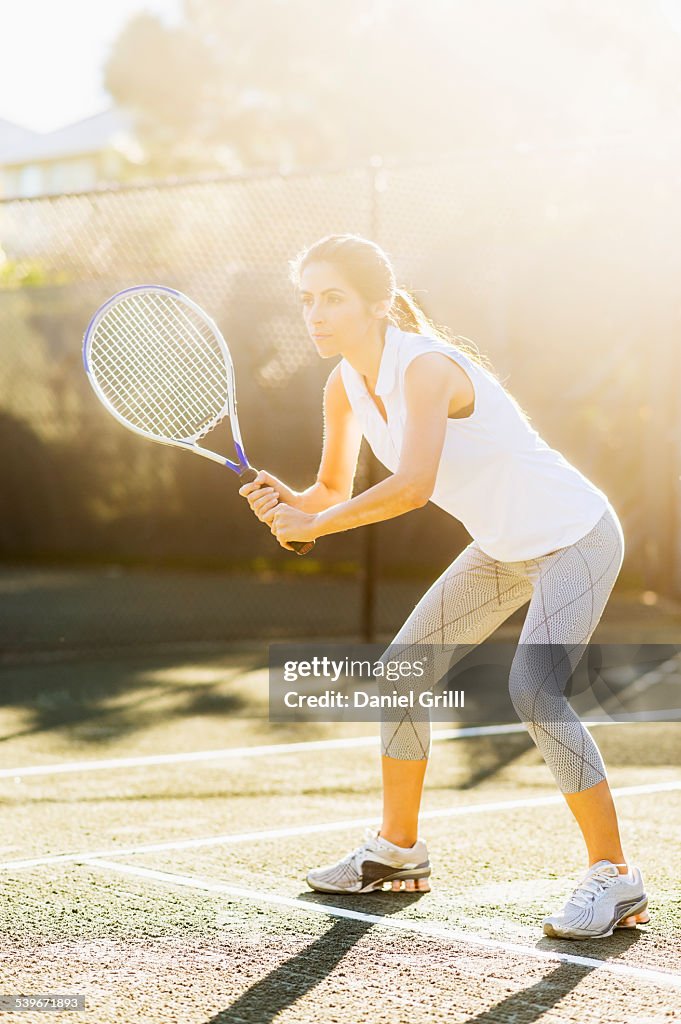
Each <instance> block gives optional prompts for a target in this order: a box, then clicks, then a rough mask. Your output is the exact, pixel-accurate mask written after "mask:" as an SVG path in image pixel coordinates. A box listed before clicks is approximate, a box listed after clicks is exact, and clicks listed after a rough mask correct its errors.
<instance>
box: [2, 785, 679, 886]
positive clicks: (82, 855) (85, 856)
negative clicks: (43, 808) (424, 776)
mask: <svg viewBox="0 0 681 1024" xmlns="http://www.w3.org/2000/svg"><path fill="white" fill-rule="evenodd" d="M678 789H681V780H679V781H676V780H674V781H671V782H651V783H648V784H645V785H641V786H620V787H619V788H616V789H613V790H612V794H613V796H637V795H640V794H647V793H665V792H669V791H673V790H678ZM563 801H564V797H563V796H562V794H560V793H558V794H555V795H553V794H552V795H551V796H532V797H523V798H521V799H518V800H496V801H494V802H493V803H485V804H461V805H459V806H458V807H442V808H439V809H437V810H433V811H423V812H422V813H421V814H420V815H419V817H420V820H422V821H426V820H428V821H429V820H432V819H435V818H454V817H458V816H460V815H468V814H486V813H487V812H489V811H509V810H515V809H516V808H519V807H544V806H546V805H550V804H562V803H563ZM366 825H373V826H378V819H377V815H375V814H374V815H373V816H372V817H370V818H346V819H344V820H343V821H329V822H323V823H321V824H314V825H294V826H292V827H290V828H272V829H262V830H260V831H258V832H227V833H225V834H224V835H217V836H205V837H203V838H198V839H176V840H166V841H165V842H162V843H143V844H140V845H138V846H128V847H114V848H109V849H108V850H91V851H89V852H88V851H81V852H79V853H56V854H51V855H48V856H45V857H31V858H28V859H25V860H7V861H0V871H19V870H24V869H26V868H34V867H41V866H42V865H45V864H65V863H78V864H85V863H90V862H91V861H95V860H99V859H100V858H107V857H124V856H126V857H127V856H130V855H133V854H138V853H159V852H162V851H163V850H191V849H194V850H197V849H202V848H205V847H209V846H235V845H238V844H240V843H257V842H263V841H268V840H272V839H286V838H289V837H291V836H305V835H314V834H316V833H320V832H342V831H344V830H346V829H351V828H360V827H363V826H366Z"/></svg>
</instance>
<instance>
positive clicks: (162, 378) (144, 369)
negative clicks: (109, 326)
mask: <svg viewBox="0 0 681 1024" xmlns="http://www.w3.org/2000/svg"><path fill="white" fill-rule="evenodd" d="M112 312H113V311H112ZM117 319H120V318H119V314H118V313H116V314H114V316H113V317H112V320H113V321H114V323H115V324H116V323H117ZM135 326H136V329H135V330H134V332H133V333H132V334H131V336H130V341H131V342H133V344H132V347H131V353H130V357H131V360H132V361H133V362H134V363H135V365H136V366H137V368H138V370H140V371H141V374H142V378H141V379H142V380H145V379H149V378H151V380H153V381H154V382H155V383H156V385H157V388H156V389H155V390H154V391H153V392H151V393H150V401H149V409H151V410H153V411H154V413H156V414H165V415H166V416H170V419H171V421H173V422H176V423H177V424H178V427H180V428H186V430H183V431H182V432H183V433H186V432H187V430H188V432H189V434H192V433H193V432H194V430H195V429H196V427H197V416H198V418H199V422H202V421H203V420H204V419H205V418H206V415H208V414H209V412H210V410H209V409H208V407H207V405H206V403H205V402H202V403H201V404H199V405H198V406H197V408H196V409H192V408H191V404H192V403H191V399H192V397H199V396H200V395H201V394H205V389H204V390H203V392H202V385H203V381H202V379H201V377H200V376H198V375H197V373H196V372H194V369H193V367H192V365H191V363H189V365H188V366H186V365H185V362H186V361H185V362H183V361H179V360H178V359H177V358H175V356H176V353H175V351H174V350H173V349H171V348H169V346H168V345H167V344H166V345H163V346H161V345H158V344H157V342H158V340H159V338H164V335H165V332H166V326H167V325H165V324H161V322H160V321H158V320H157V319H156V318H154V317H153V316H150V319H149V323H148V324H147V323H146V322H145V323H144V327H143V329H140V326H139V322H138V321H135ZM149 327H152V328H153V331H150V330H149ZM126 329H127V323H126V321H125V318H123V320H122V321H121V322H119V324H118V325H117V331H118V335H119V336H120V337H121V338H123V336H124V335H125V331H126ZM117 356H118V357H119V358H120V352H119V353H117ZM135 356H137V358H135ZM178 381H179V382H180V383H181V384H182V388H180V387H178ZM190 383H191V384H193V385H194V387H193V389H189V388H188V387H187V385H188V384H190ZM223 396H224V391H223V392H222V393H219V392H218V394H217V395H216V396H215V398H216V401H215V402H214V403H212V404H213V405H217V408H216V409H215V410H214V412H215V413H217V412H218V411H220V409H221V406H222V402H223ZM188 412H189V413H193V415H191V416H190V415H188V414H187V413H188ZM210 419H212V417H211V416H209V422H210Z"/></svg>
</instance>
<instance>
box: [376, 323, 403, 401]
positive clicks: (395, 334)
mask: <svg viewBox="0 0 681 1024" xmlns="http://www.w3.org/2000/svg"><path fill="white" fill-rule="evenodd" d="M399 334H400V331H399V330H398V328H397V327H395V326H394V325H393V324H388V326H387V328H386V332H385V339H384V344H383V353H382V355H381V363H380V366H379V368H378V378H377V380H376V394H377V395H389V394H390V392H391V391H392V390H393V388H394V387H395V375H396V373H397V354H398V346H399V340H398V339H399Z"/></svg>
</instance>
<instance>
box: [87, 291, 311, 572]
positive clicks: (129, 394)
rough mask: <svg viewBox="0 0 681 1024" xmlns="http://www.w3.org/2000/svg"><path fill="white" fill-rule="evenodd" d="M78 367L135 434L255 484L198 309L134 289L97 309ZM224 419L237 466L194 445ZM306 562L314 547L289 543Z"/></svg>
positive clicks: (222, 357)
mask: <svg viewBox="0 0 681 1024" xmlns="http://www.w3.org/2000/svg"><path fill="white" fill-rule="evenodd" d="M83 362H84V364H85V370H86V371H87V375H88V379H89V381H90V383H91V385H92V387H93V388H94V391H95V394H96V395H97V397H98V398H99V400H100V402H101V403H102V405H103V406H104V408H105V409H107V410H108V411H109V412H110V413H111V415H112V416H114V417H115V418H116V419H117V420H118V422H119V423H122V424H123V426H124V427H127V428H128V430H132V431H133V432H134V433H135V434H140V435H141V436H142V437H147V438H149V440H151V441H158V442H159V443H160V444H170V445H173V446H174V447H176V448H184V449H185V450H187V451H190V452H194V454H195V455H203V457H204V458H206V459H211V460H212V461H213V462H217V463H219V465H221V466H227V468H228V469H231V470H232V471H233V472H234V473H236V474H237V476H238V477H239V481H240V482H241V483H242V484H245V483H249V482H250V481H251V480H254V479H255V477H256V476H257V473H256V470H254V469H253V467H252V466H251V465H250V464H249V462H248V459H247V458H246V454H245V452H244V446H243V442H242V440H241V431H240V430H239V421H238V419H237V415H236V391H235V385H234V366H233V365H232V358H231V356H230V354H229V349H228V348H227V344H226V342H225V339H224V338H223V337H222V334H221V333H220V331H219V330H218V328H217V326H216V324H215V323H214V321H213V320H211V319H210V317H209V316H207V315H206V313H204V311H203V310H202V309H201V307H200V306H197V304H196V303H195V302H192V300H191V299H189V298H187V296H186V295H183V294H182V292H178V291H175V289H174V288H166V287H164V286H163V285H137V286H136V287H134V288H125V289H124V290H123V291H121V292H117V293H116V295H113V296H112V297H111V298H110V299H108V300H107V301H106V302H105V303H104V304H103V305H102V306H100V307H99V309H98V310H97V312H96V313H95V315H94V316H93V317H92V320H91V321H90V323H89V325H88V328H87V330H86V332H85V337H84V339H83ZM223 419H229V425H230V429H231V433H232V441H233V443H234V451H235V453H236V460H234V459H228V458H226V457H225V456H224V455H220V454H218V453H217V452H212V451H209V450H208V449H207V448H202V447H201V446H200V445H199V441H200V440H201V438H202V437H204V435H205V434H207V433H208V432H209V431H211V430H212V429H213V428H214V427H215V426H217V424H218V423H220V421H221V420H223ZM291 547H292V548H293V549H294V550H295V551H296V552H297V553H298V554H299V555H305V554H307V552H308V551H310V550H311V549H312V548H313V547H314V541H295V542H294V541H291Z"/></svg>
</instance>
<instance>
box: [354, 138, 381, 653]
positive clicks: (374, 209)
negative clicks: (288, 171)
mask: <svg viewBox="0 0 681 1024" xmlns="http://www.w3.org/2000/svg"><path fill="white" fill-rule="evenodd" d="M382 165H383V161H382V160H381V157H380V156H373V157H372V158H371V160H370V161H369V166H368V169H367V170H368V184H369V232H368V234H369V238H370V239H371V241H372V242H378V243H379V244H380V241H379V232H380V225H379V208H378V199H379V191H380V188H381V176H382V170H381V168H382ZM365 480H366V486H367V488H369V487H373V485H374V484H375V483H376V480H377V473H376V457H375V455H374V453H373V452H372V451H371V449H370V448H369V446H368V445H367V446H366V473H365ZM362 532H363V545H362V561H363V565H362V576H361V579H362V601H361V622H360V633H361V636H362V640H363V641H364V642H365V643H367V644H370V643H373V642H374V638H375V635H376V588H377V582H378V580H377V577H378V535H377V524H376V523H370V524H369V525H368V526H365V527H364V530H363V531H362Z"/></svg>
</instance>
